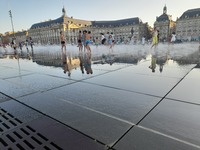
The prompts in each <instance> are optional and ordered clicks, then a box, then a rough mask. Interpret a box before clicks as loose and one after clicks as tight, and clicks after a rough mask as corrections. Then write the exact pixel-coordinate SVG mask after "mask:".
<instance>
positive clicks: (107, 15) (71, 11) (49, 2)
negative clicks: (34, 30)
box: [0, 0, 200, 33]
mask: <svg viewBox="0 0 200 150" xmlns="http://www.w3.org/2000/svg"><path fill="white" fill-rule="evenodd" d="M165 4H166V6H167V13H168V14H169V15H172V18H173V20H176V18H177V17H180V16H181V15H182V14H183V12H184V11H186V10H188V9H194V8H200V0H139V1H138V0H99V1H97V0H0V33H5V32H7V31H12V26H11V20H10V17H9V13H8V11H9V10H12V15H13V23H14V29H15V31H21V30H22V29H24V30H27V29H29V28H30V27H31V25H32V24H34V23H38V22H41V21H45V20H49V19H56V18H58V17H60V16H61V15H62V7H63V5H64V6H65V9H66V12H67V15H68V16H70V17H71V16H73V17H74V18H77V19H83V20H84V19H85V20H91V21H94V20H97V21H100V20H119V19H125V18H132V17H139V18H140V19H141V20H142V21H143V22H148V23H149V25H151V26H153V23H154V21H155V20H156V16H160V15H161V14H162V12H163V7H164V6H165Z"/></svg>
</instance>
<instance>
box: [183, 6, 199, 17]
mask: <svg viewBox="0 0 200 150" xmlns="http://www.w3.org/2000/svg"><path fill="white" fill-rule="evenodd" d="M199 16H200V8H196V9H189V10H187V11H185V12H184V13H183V14H182V16H181V17H180V19H184V18H193V17H199Z"/></svg>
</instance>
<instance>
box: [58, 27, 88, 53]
mask: <svg viewBox="0 0 200 150" xmlns="http://www.w3.org/2000/svg"><path fill="white" fill-rule="evenodd" d="M90 40H91V32H90V31H86V30H84V31H83V33H82V32H81V31H79V35H78V47H79V51H80V52H81V51H82V50H83V49H84V51H85V50H87V51H88V52H91V48H90V45H89V44H90V43H91V41H90ZM60 41H61V49H62V50H66V42H65V36H64V34H63V32H62V31H60Z"/></svg>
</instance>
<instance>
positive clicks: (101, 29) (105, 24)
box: [81, 17, 150, 43]
mask: <svg viewBox="0 0 200 150" xmlns="http://www.w3.org/2000/svg"><path fill="white" fill-rule="evenodd" d="M81 30H88V31H91V33H92V38H93V39H96V38H98V39H101V33H103V34H106V33H107V32H109V34H110V33H113V34H114V38H115V41H116V42H123V43H126V42H129V41H131V40H132V41H134V42H138V41H141V39H142V37H146V38H150V37H149V26H148V24H147V23H143V22H142V21H141V19H139V18H138V17H136V18H128V19H121V20H115V21H92V22H91V25H90V26H87V27H83V28H81Z"/></svg>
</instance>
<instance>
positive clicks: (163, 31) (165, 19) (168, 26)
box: [154, 6, 176, 41]
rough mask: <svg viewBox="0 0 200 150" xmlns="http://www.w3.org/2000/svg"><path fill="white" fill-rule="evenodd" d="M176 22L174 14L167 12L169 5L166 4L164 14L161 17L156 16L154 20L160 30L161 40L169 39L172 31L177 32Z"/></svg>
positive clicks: (155, 25)
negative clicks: (173, 18)
mask: <svg viewBox="0 0 200 150" xmlns="http://www.w3.org/2000/svg"><path fill="white" fill-rule="evenodd" d="M175 26H176V23H175V22H174V21H173V20H172V15H168V14H167V7H166V6H164V8H163V14H162V15H160V16H159V17H156V21H155V22H154V27H156V28H157V30H159V40H160V41H167V40H168V39H169V38H170V36H171V34H172V32H175Z"/></svg>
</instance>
